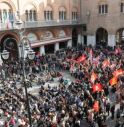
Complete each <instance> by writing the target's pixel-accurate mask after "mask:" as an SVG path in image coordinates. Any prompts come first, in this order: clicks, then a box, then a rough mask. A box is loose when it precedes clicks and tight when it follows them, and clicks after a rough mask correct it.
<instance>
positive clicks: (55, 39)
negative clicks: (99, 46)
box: [0, 0, 82, 55]
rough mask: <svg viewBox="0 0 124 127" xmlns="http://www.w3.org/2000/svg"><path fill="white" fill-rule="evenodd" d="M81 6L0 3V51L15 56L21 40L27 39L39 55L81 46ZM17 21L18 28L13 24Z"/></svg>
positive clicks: (42, 0)
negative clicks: (79, 44) (7, 51)
mask: <svg viewBox="0 0 124 127" xmlns="http://www.w3.org/2000/svg"><path fill="white" fill-rule="evenodd" d="M80 2H81V1H80V0H24V1H22V0H0V49H1V50H3V48H6V49H7V50H9V51H10V52H11V54H12V55H15V54H16V55H18V49H19V46H18V45H19V41H20V40H21V36H27V37H28V39H29V40H30V43H31V46H32V48H33V49H34V51H35V52H40V54H45V53H54V52H55V51H57V50H59V49H63V48H67V47H72V46H73V47H76V46H77V44H78V43H81V42H82V40H81V39H82V38H81V29H80V28H81V27H82V23H81V18H80V17H81V13H80V12H81V4H80ZM19 19H21V21H23V24H22V25H21V26H20V27H21V28H19V26H17V23H16V21H18V20H19ZM22 31H23V32H22ZM20 33H21V34H23V35H21V36H20Z"/></svg>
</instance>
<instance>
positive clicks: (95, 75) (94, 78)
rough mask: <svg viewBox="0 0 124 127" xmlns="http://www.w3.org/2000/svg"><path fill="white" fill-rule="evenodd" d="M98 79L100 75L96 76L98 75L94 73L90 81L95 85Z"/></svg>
mask: <svg viewBox="0 0 124 127" xmlns="http://www.w3.org/2000/svg"><path fill="white" fill-rule="evenodd" d="M97 78H98V75H97V74H96V73H94V72H93V73H92V74H91V79H90V81H91V82H92V83H94V82H95V80H96V79H97Z"/></svg>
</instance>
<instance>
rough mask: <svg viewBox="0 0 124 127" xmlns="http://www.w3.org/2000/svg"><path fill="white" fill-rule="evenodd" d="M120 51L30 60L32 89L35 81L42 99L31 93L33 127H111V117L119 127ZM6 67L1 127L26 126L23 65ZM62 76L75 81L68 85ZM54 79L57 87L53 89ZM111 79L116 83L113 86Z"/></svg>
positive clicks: (123, 62)
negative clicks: (109, 121)
mask: <svg viewBox="0 0 124 127" xmlns="http://www.w3.org/2000/svg"><path fill="white" fill-rule="evenodd" d="M116 49H117V48H116ZM116 49H112V50H111V51H110V50H109V49H108V48H101V49H97V50H96V49H95V48H92V47H83V48H81V50H74V49H70V48H69V49H66V50H64V52H63V53H60V52H57V53H56V54H54V55H42V56H40V55H38V54H37V55H36V57H35V59H34V61H26V63H25V65H26V66H25V71H26V79H27V80H28V82H30V83H31V85H30V86H32V83H33V82H34V81H35V80H36V81H37V82H35V84H36V85H40V88H39V94H38V96H35V95H32V94H31V93H29V94H28V97H29V106H30V112H31V122H32V127H80V126H81V124H84V123H83V121H86V122H85V124H87V125H86V126H89V127H108V126H107V124H106V121H107V120H108V118H109V117H110V118H111V120H115V119H116V124H115V127H119V124H120V123H119V121H120V119H121V115H122V114H123V113H124V56H123V53H122V52H121V51H119V52H116V51H115V50H116ZM60 58H61V59H60ZM105 61H106V62H105ZM3 68H4V73H3V74H2V73H1V77H2V78H1V86H2V87H1V91H0V94H1V98H0V119H1V121H0V122H1V123H0V124H1V125H0V127H2V126H3V127H10V126H11V127H16V126H18V127H28V126H29V119H28V112H27V105H26V104H27V103H26V98H25V92H24V90H23V87H18V86H23V72H22V64H21V61H14V62H6V63H5V64H4V67H3ZM118 70H122V71H121V72H119V73H118V72H117V71H118ZM61 72H63V73H69V74H70V75H71V76H72V77H73V79H74V80H73V81H71V83H70V84H68V82H67V83H65V79H64V75H63V74H61ZM114 72H116V73H114ZM113 73H114V75H113ZM116 75H117V76H116ZM56 77H57V78H59V80H58V85H57V86H54V87H51V85H50V83H51V82H52V83H54V82H55V81H54V78H56ZM3 78H4V81H3ZM113 78H114V79H116V81H115V80H114V81H113V80H112V82H110V80H111V79H113ZM46 82H48V83H49V85H48V87H46V86H45V85H44V84H45V83H46ZM113 82H114V83H113ZM113 98H114V99H113ZM117 105H118V106H117ZM2 124H3V125H2ZM84 126H85V125H84Z"/></svg>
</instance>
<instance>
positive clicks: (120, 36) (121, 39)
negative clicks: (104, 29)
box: [116, 28, 124, 45]
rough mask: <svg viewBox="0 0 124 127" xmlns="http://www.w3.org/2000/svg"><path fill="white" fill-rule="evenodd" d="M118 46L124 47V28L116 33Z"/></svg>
mask: <svg viewBox="0 0 124 127" xmlns="http://www.w3.org/2000/svg"><path fill="white" fill-rule="evenodd" d="M116 45H124V28H120V29H118V30H117V32H116Z"/></svg>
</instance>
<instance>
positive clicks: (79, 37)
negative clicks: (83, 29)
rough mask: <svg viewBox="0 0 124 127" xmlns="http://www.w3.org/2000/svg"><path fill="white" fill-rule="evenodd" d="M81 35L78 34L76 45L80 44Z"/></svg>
mask: <svg viewBox="0 0 124 127" xmlns="http://www.w3.org/2000/svg"><path fill="white" fill-rule="evenodd" d="M81 41H82V40H81V35H80V34H78V44H81Z"/></svg>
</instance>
